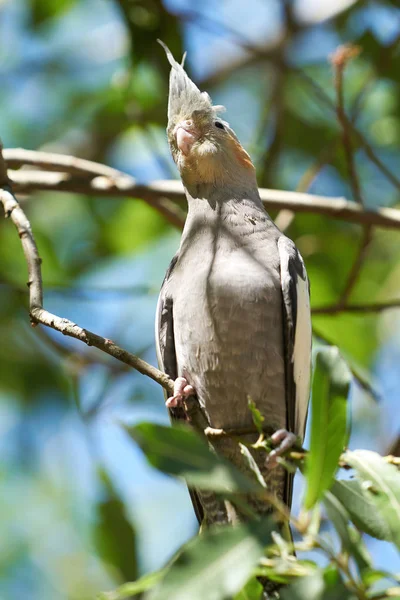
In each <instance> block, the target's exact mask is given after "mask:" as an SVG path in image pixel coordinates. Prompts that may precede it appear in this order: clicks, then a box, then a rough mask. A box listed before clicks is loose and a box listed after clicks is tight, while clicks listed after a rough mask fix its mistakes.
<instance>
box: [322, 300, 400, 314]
mask: <svg viewBox="0 0 400 600" xmlns="http://www.w3.org/2000/svg"><path fill="white" fill-rule="evenodd" d="M393 308H400V300H391V301H390V302H376V303H374V304H346V306H339V305H338V304H332V305H327V306H316V307H315V308H312V309H311V312H312V314H313V315H328V316H329V315H337V314H339V313H344V312H345V313H361V314H368V313H380V312H383V311H385V310H390V309H393Z"/></svg>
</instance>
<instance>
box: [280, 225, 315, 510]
mask: <svg viewBox="0 0 400 600" xmlns="http://www.w3.org/2000/svg"><path fill="white" fill-rule="evenodd" d="M278 249H279V256H280V263H281V286H282V298H283V322H284V341H285V379H286V407H287V429H288V431H291V432H293V433H295V434H296V435H297V436H299V437H300V438H301V440H302V441H303V439H304V433H305V428H306V421H307V411H308V400H309V396H310V378H311V340H312V330H311V314H310V288H309V282H308V278H307V272H306V268H305V266H304V262H303V259H302V257H301V255H300V253H299V251H298V250H297V248H296V246H295V245H294V243H293V242H292V241H291V240H289V239H288V238H286V237H285V236H283V235H282V237H281V238H279V240H278ZM292 486H293V477H290V476H288V481H287V486H286V494H285V495H286V498H285V501H286V502H287V504H288V505H289V506H290V504H291V499H292Z"/></svg>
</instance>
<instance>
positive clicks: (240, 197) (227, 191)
mask: <svg viewBox="0 0 400 600" xmlns="http://www.w3.org/2000/svg"><path fill="white" fill-rule="evenodd" d="M183 185H184V189H185V194H186V199H187V203H188V209H189V214H190V213H192V212H196V213H198V212H204V213H210V214H212V213H215V214H219V215H221V214H223V213H224V212H226V211H229V212H231V211H232V209H233V210H235V209H236V210H240V208H241V207H242V206H243V207H244V206H247V207H249V206H254V208H255V209H256V208H257V209H259V208H260V207H261V208H263V207H262V202H261V199H260V194H259V192H258V186H257V182H256V181H255V180H254V183H253V184H252V185H246V186H244V185H243V186H241V185H235V186H229V185H228V184H227V183H223V184H217V183H191V184H189V183H187V182H185V181H184V182H183ZM233 207H234V208H233Z"/></svg>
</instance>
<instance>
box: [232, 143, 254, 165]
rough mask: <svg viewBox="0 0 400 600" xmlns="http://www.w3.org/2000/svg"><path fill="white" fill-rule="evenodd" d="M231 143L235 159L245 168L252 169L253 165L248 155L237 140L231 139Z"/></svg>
mask: <svg viewBox="0 0 400 600" xmlns="http://www.w3.org/2000/svg"><path fill="white" fill-rule="evenodd" d="M232 144H233V151H234V154H235V156H236V158H237V160H238V161H239V162H240V164H241V165H243V166H244V167H246V168H247V169H254V165H253V163H252V162H251V158H250V156H249V155H248V154H247V152H246V150H245V149H244V148H243V147H242V146H241V145H240V144H239V142H237V141H236V140H233V139H232Z"/></svg>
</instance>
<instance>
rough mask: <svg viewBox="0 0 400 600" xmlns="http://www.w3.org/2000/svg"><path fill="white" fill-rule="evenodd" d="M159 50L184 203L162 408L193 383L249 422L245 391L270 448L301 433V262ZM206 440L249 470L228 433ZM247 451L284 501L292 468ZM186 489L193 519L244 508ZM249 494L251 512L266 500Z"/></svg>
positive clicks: (213, 119) (222, 422)
mask: <svg viewBox="0 0 400 600" xmlns="http://www.w3.org/2000/svg"><path fill="white" fill-rule="evenodd" d="M165 49H166V52H167V56H168V59H169V62H170V63H171V67H172V68H171V76H170V92H169V103H168V128H167V133H168V141H169V144H170V148H171V152H172V155H173V158H174V160H175V163H176V165H177V167H178V169H179V172H180V174H181V178H182V182H183V185H184V188H185V192H186V197H187V202H188V208H189V211H188V216H187V220H186V223H185V227H184V230H183V234H182V239H181V244H180V247H179V250H178V252H177V254H176V255H175V257H174V258H173V260H172V262H171V265H170V267H169V269H168V272H167V274H166V277H165V280H164V283H163V286H162V289H161V293H160V298H159V303H158V309H157V322H156V337H157V351H158V359H159V363H160V366H161V368H162V369H164V371H165V372H166V373H167V374H168V375H170V376H171V377H172V378H173V379H174V380H176V381H175V393H174V396H173V397H172V398H169V399H168V400H167V406H168V407H169V408H170V410H171V413H172V416H173V417H174V418H182V417H183V416H184V411H183V409H182V406H181V404H182V400H183V398H184V397H185V396H187V395H189V394H191V393H193V391H194V392H195V394H196V395H197V399H198V402H199V403H200V406H201V407H202V410H203V411H204V414H205V416H206V419H207V422H208V423H209V425H210V427H212V428H223V429H231V430H241V429H243V428H247V427H252V426H253V421H252V415H251V412H250V410H249V408H248V398H251V399H252V400H253V401H254V402H255V404H256V406H257V408H258V409H259V410H260V411H261V413H262V414H263V416H264V417H265V423H266V424H267V425H268V426H270V428H271V430H273V431H277V433H276V435H275V436H274V441H275V442H276V444H277V448H276V450H275V451H274V453H275V457H274V458H276V455H277V454H279V453H280V452H281V451H282V450H283V449H285V448H287V447H288V445H290V443H291V442H292V440H293V438H294V437H295V436H293V433H294V434H295V435H296V436H299V437H300V438H301V439H303V436H304V429H305V422H306V416H307V407H308V397H309V383H310V353H311V325H310V307H309V286H308V280H307V275H306V271H305V267H304V264H303V260H302V258H301V256H300V254H299V252H298V250H297V249H296V247H295V245H294V243H293V242H292V241H291V240H289V239H288V238H287V237H285V236H284V235H283V234H282V233H281V232H280V231H279V229H277V227H276V226H275V225H274V223H273V221H272V220H271V219H270V217H269V216H268V214H267V213H266V211H265V209H264V207H263V205H262V203H261V200H260V196H259V192H258V187H257V181H256V175H255V169H254V166H253V164H252V162H251V159H250V157H249V155H248V154H247V152H246V151H245V150H244V149H243V147H242V146H241V144H240V142H239V140H238V139H237V137H236V135H235V133H234V132H233V131H232V129H231V128H230V127H229V125H228V123H226V122H225V121H223V120H222V119H221V118H220V117H219V116H218V113H219V112H220V111H221V109H222V108H223V107H217V106H213V105H212V103H211V100H210V97H209V96H208V94H206V93H204V92H203V93H201V92H200V91H199V89H198V88H197V87H196V85H195V84H194V83H193V82H192V81H191V80H190V79H189V77H188V76H187V75H186V73H185V71H184V69H183V66H181V65H180V64H178V63H177V62H176V61H175V60H174V59H173V57H172V55H171V53H170V52H169V50H168V49H167V48H165ZM288 432H292V435H289V434H288ZM256 438H257V435H256V434H252V435H249V436H248V440H249V441H251V440H255V439H256ZM213 446H214V447H215V449H216V450H217V452H219V453H220V454H222V455H224V456H225V457H226V458H228V459H229V460H231V461H232V462H233V463H234V464H235V465H236V466H237V467H238V468H239V469H241V470H242V471H246V465H245V461H244V458H243V456H242V455H241V453H240V449H239V446H238V444H237V442H236V441H234V440H233V439H230V438H224V439H220V440H219V441H218V442H214V441H213ZM254 456H255V458H256V461H257V463H258V466H259V468H260V470H261V472H262V474H263V476H264V478H265V480H266V481H267V484H268V487H269V489H270V490H273V491H274V492H275V493H276V494H277V495H278V496H279V497H280V498H281V499H283V500H284V501H285V502H286V503H287V504H288V505H289V506H290V504H291V497H292V476H291V475H288V473H286V472H285V471H284V470H283V468H282V467H281V466H275V468H271V467H272V466H274V460H273V458H272V459H270V460H269V464H268V463H267V462H266V455H265V454H264V453H260V452H258V453H255V454H254ZM191 496H192V500H193V504H194V507H195V510H196V514H197V517H198V519H199V521H200V522H203V523H205V524H210V523H215V522H235V521H236V520H237V519H240V518H241V515H240V513H239V512H238V510H237V509H236V508H235V507H233V506H232V505H231V504H230V503H229V502H223V501H221V500H218V499H217V498H216V497H215V496H214V495H213V494H206V493H204V492H196V491H191ZM248 501H249V502H250V503H251V504H252V505H253V508H255V509H256V510H257V511H258V512H260V513H263V512H268V511H270V510H271V507H270V506H268V505H266V504H264V503H262V502H261V501H260V500H258V499H255V498H249V499H248Z"/></svg>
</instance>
